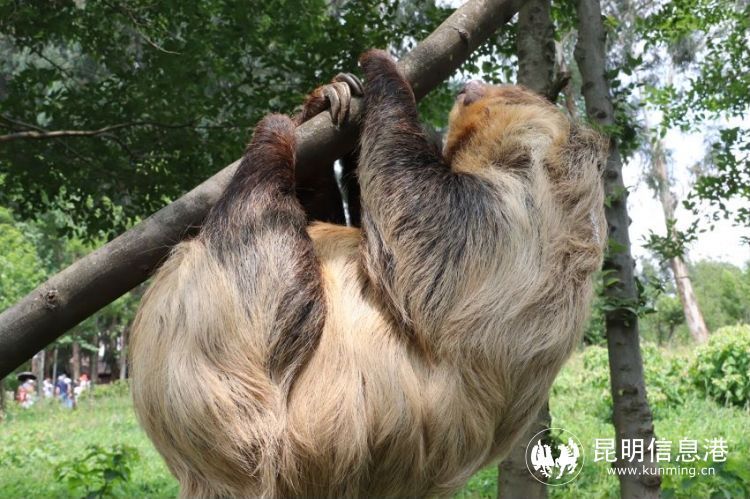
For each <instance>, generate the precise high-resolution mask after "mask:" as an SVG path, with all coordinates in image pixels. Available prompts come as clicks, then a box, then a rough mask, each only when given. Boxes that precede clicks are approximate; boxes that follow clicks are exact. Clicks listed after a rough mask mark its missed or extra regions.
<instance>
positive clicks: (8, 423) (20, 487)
mask: <svg viewBox="0 0 750 499" xmlns="http://www.w3.org/2000/svg"><path fill="white" fill-rule="evenodd" d="M95 444H98V445H102V446H104V447H110V446H111V445H113V444H126V445H129V446H132V447H135V448H136V449H137V450H138V453H139V455H140V458H139V459H138V460H137V461H135V462H134V463H133V467H132V474H131V478H130V481H129V482H128V483H127V484H126V485H125V486H124V487H122V488H120V489H119V493H120V494H121V495H122V496H125V497H135V496H141V497H146V496H147V497H175V496H176V495H177V491H178V486H177V481H176V480H175V479H174V478H172V476H171V475H170V473H169V471H168V470H167V467H166V465H165V464H164V462H163V461H162V459H161V457H160V456H159V455H158V454H157V453H156V450H155V449H154V447H153V446H152V445H151V442H150V441H149V440H148V438H147V437H146V435H145V433H143V431H142V430H141V429H140V427H139V426H138V422H137V421H136V418H135V414H134V413H133V407H132V404H131V401H130V397H129V396H127V394H113V395H110V396H104V397H97V398H88V399H86V400H82V401H81V403H80V404H79V406H78V408H77V409H76V410H74V411H71V410H66V409H63V408H61V407H60V406H59V405H58V404H57V403H55V402H54V401H52V402H49V403H43V404H37V405H36V406H34V407H33V408H31V409H29V410H21V409H19V408H15V407H11V408H10V410H9V413H8V414H7V418H6V420H5V421H4V422H3V423H1V424H0V498H3V499H5V498H16V497H18V498H33V497H69V496H70V495H71V493H70V492H69V491H68V489H67V488H66V486H65V484H63V483H62V482H61V481H59V480H56V479H55V473H54V471H55V467H56V465H57V464H58V463H60V462H61V461H74V460H75V459H80V458H82V457H84V456H85V455H86V453H87V447H88V446H90V445H95Z"/></svg>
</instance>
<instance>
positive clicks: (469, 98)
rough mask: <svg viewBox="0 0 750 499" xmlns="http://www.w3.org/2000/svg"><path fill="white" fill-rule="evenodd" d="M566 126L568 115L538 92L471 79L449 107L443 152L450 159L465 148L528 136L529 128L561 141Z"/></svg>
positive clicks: (488, 145)
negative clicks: (519, 135) (513, 137)
mask: <svg viewBox="0 0 750 499" xmlns="http://www.w3.org/2000/svg"><path fill="white" fill-rule="evenodd" d="M569 129H570V125H569V122H568V120H567V118H565V116H564V115H563V114H562V113H561V112H560V111H559V110H558V109H557V108H556V107H555V106H554V105H553V104H551V103H550V102H549V101H547V100H546V99H544V98H543V97H542V96H540V95H539V94H536V93H534V92H532V91H530V90H527V89H525V88H523V87H520V86H517V85H488V84H485V83H482V82H480V81H470V82H468V83H466V84H465V85H464V86H463V88H462V89H461V91H460V92H459V93H458V96H457V97H456V102H455V104H454V105H453V109H452V110H451V113H450V117H449V128H448V134H447V137H446V141H445V148H444V151H443V152H444V156H445V158H446V159H447V160H448V161H453V160H454V158H457V156H459V155H460V154H461V152H462V151H464V150H471V151H475V152H476V151H477V150H478V149H483V148H485V149H486V148H493V146H494V145H495V144H496V143H500V142H502V141H503V140H505V139H506V138H509V137H512V136H517V135H518V134H519V133H521V134H523V135H525V136H526V138H530V137H529V133H528V132H529V131H533V132H535V133H538V134H539V135H540V136H541V135H545V136H547V137H551V138H552V139H553V141H556V140H560V141H563V140H565V138H567V134H568V132H569ZM532 135H533V134H532Z"/></svg>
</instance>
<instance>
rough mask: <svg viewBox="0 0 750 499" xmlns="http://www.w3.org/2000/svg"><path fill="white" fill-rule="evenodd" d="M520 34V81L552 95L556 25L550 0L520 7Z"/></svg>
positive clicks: (535, 0) (527, 86)
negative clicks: (551, 11) (551, 15)
mask: <svg viewBox="0 0 750 499" xmlns="http://www.w3.org/2000/svg"><path fill="white" fill-rule="evenodd" d="M517 37H518V38H517V40H516V52H517V55H518V83H519V84H521V85H523V86H525V87H526V88H528V89H530V90H533V91H535V92H537V93H540V94H542V95H545V96H550V94H551V92H552V88H553V86H554V83H555V26H554V24H553V23H552V19H551V18H550V0H528V1H527V2H525V3H524V4H523V6H522V7H521V9H520V10H519V11H518V35H517ZM550 100H553V101H554V99H550Z"/></svg>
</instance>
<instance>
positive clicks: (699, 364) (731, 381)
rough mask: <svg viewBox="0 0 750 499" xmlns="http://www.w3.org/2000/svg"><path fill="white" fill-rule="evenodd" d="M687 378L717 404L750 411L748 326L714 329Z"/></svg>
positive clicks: (749, 337)
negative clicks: (734, 406) (749, 409)
mask: <svg viewBox="0 0 750 499" xmlns="http://www.w3.org/2000/svg"><path fill="white" fill-rule="evenodd" d="M689 374H690V378H691V380H692V381H693V383H694V384H695V385H696V386H697V387H698V388H699V389H700V390H701V391H703V393H705V394H706V395H708V396H709V397H710V398H712V399H714V400H716V401H717V402H719V403H721V404H726V405H736V406H740V407H745V408H750V325H747V324H743V325H737V326H726V327H722V328H719V329H717V330H716V332H714V333H713V334H712V335H711V337H710V338H709V340H708V343H707V344H706V345H704V346H702V347H700V348H698V350H697V352H696V357H695V359H694V360H693V362H692V363H691V365H690V371H689Z"/></svg>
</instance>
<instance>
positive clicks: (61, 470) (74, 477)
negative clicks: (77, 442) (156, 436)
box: [55, 444, 140, 499]
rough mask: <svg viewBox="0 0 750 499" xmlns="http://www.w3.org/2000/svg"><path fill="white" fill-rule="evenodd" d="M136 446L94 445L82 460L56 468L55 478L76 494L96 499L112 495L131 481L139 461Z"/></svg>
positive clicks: (69, 461) (75, 459) (75, 460)
mask: <svg viewBox="0 0 750 499" xmlns="http://www.w3.org/2000/svg"><path fill="white" fill-rule="evenodd" d="M139 457H140V456H139V454H138V450H137V449H136V448H135V447H131V446H129V445H124V444H115V445H112V446H111V447H109V448H104V447H102V446H100V445H92V446H90V447H89V448H88V449H87V451H86V454H85V455H84V456H83V457H82V458H78V457H76V458H73V459H71V460H68V461H63V462H61V463H59V464H58V465H57V467H56V468H55V478H56V479H57V480H60V481H62V483H64V484H65V486H66V487H67V488H68V491H69V492H70V493H71V494H72V495H77V496H80V495H81V494H83V496H84V497H86V498H87V499H88V498H95V497H106V496H109V495H111V494H112V491H113V488H114V487H116V486H117V485H119V484H120V483H123V482H127V481H128V480H129V479H130V473H131V470H132V463H133V462H134V461H136V460H137V459H139Z"/></svg>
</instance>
